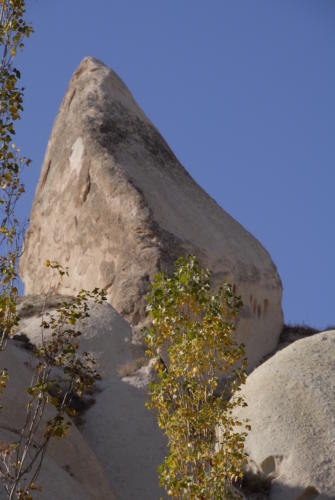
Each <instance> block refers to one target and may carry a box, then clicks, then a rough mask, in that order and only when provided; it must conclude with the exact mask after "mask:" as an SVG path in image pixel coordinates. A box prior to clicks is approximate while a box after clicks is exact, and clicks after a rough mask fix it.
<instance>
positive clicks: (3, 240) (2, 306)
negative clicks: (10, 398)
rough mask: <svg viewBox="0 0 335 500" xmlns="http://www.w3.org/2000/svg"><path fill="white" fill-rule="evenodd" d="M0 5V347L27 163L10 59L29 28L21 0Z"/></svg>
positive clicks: (11, 308)
mask: <svg viewBox="0 0 335 500" xmlns="http://www.w3.org/2000/svg"><path fill="white" fill-rule="evenodd" d="M0 8H1V10H0V47H1V51H2V53H1V56H0V57H1V61H0V326H1V333H0V349H4V348H5V346H6V342H7V339H8V338H9V337H10V336H11V334H12V330H13V328H14V326H15V325H16V324H17V316H16V302H15V301H16V295H17V293H18V291H17V286H16V282H17V262H18V258H19V254H20V251H21V236H22V232H21V231H20V225H19V221H18V219H17V217H16V214H15V208H16V204H17V201H18V199H19V198H20V196H21V195H22V193H24V186H23V183H22V182H21V172H22V168H23V167H24V166H25V165H29V163H30V161H29V160H27V159H26V158H24V157H22V156H20V150H19V149H18V148H17V147H16V146H15V144H14V136H15V128H14V123H15V122H16V121H17V120H19V119H20V118H21V113H22V111H23V88H21V87H20V86H19V80H20V77H21V75H20V72H19V70H18V69H17V68H15V66H14V60H15V56H16V54H17V51H18V50H19V49H21V50H22V49H23V46H24V40H25V38H28V37H29V36H30V34H31V33H32V31H33V30H32V27H31V26H30V25H29V24H28V23H26V21H25V19H24V13H25V1H24V0H0ZM3 377H5V374H3Z"/></svg>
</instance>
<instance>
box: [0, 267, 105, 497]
mask: <svg viewBox="0 0 335 500" xmlns="http://www.w3.org/2000/svg"><path fill="white" fill-rule="evenodd" d="M47 267H50V268H51V269H53V270H55V271H56V272H57V273H58V274H59V275H60V276H61V277H62V276H64V275H65V274H67V271H66V270H64V269H63V268H62V266H60V264H58V263H56V262H54V263H52V262H50V261H47ZM89 300H93V301H94V302H96V303H99V304H101V303H103V301H104V300H105V295H104V292H103V291H101V290H99V289H97V288H96V289H94V290H93V291H91V292H88V291H86V290H81V291H80V292H79V293H78V294H77V296H76V297H75V298H74V299H73V300H71V301H64V302H63V303H62V304H61V305H60V306H59V307H58V308H57V310H56V312H55V313H49V312H45V313H44V314H43V316H42V322H41V343H40V345H39V346H38V347H36V348H35V356H36V358H37V359H36V364H35V367H34V374H33V378H32V382H31V384H30V386H29V388H28V395H29V399H28V403H27V407H26V416H25V421H24V425H23V426H22V428H21V429H20V431H19V438H18V441H17V442H14V443H10V444H1V447H0V477H1V479H2V483H3V485H4V488H5V490H6V492H7V495H8V498H9V499H10V500H11V499H14V498H18V499H28V498H32V496H31V494H32V491H33V490H35V489H40V488H38V487H37V486H36V481H37V478H38V475H39V473H40V470H41V466H42V463H43V459H44V456H45V452H46V450H47V446H48V443H49V441H50V439H51V438H63V437H65V435H66V433H67V430H68V428H69V426H70V425H71V421H70V420H69V418H67V416H68V417H73V416H75V411H74V410H73V409H72V407H71V399H72V397H73V396H74V395H77V396H81V395H82V394H83V392H84V391H87V390H90V389H91V388H92V387H93V385H94V383H95V381H96V380H98V379H99V378H100V377H99V374H98V373H97V371H96V367H95V360H94V358H93V356H92V355H91V354H90V353H87V352H84V353H81V352H80V351H79V338H80V335H81V332H80V330H78V324H82V322H83V321H85V319H86V318H88V317H89ZM48 407H49V409H48ZM50 407H52V409H53V411H51V412H50ZM48 414H49V418H48V417H47V415H48Z"/></svg>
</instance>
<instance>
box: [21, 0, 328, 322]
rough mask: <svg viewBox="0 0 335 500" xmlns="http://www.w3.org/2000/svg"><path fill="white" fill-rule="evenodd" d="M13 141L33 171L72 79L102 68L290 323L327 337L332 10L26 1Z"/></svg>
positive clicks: (138, 0)
mask: <svg viewBox="0 0 335 500" xmlns="http://www.w3.org/2000/svg"><path fill="white" fill-rule="evenodd" d="M27 4H28V15H27V17H28V19H29V20H30V21H31V22H32V23H33V25H34V27H35V34H34V35H33V37H32V38H31V40H30V41H29V42H28V44H27V47H26V49H25V51H24V53H23V55H22V56H21V57H20V59H19V61H18V65H19V67H20V69H22V72H23V80H24V85H25V86H26V98H25V113H24V119H23V120H22V122H21V123H20V124H19V129H18V137H17V139H18V140H17V142H18V144H19V145H20V146H21V148H22V150H23V152H24V153H25V154H26V156H29V157H31V158H32V159H33V165H32V167H31V168H30V170H29V172H28V175H26V177H25V180H26V187H27V194H26V195H25V200H24V202H23V203H22V204H21V213H22V214H24V215H26V216H27V215H28V214H29V211H30V206H31V202H32V198H33V195H34V190H35V187H36V183H37V180H38V177H39V173H40V167H41V163H42V159H43V155H44V151H45V147H46V144H47V141H48V137H49V134H50V131H51V127H52V123H53V120H54V118H55V116H56V113H57V110H58V107H59V105H60V102H61V99H62V97H63V95H64V92H65V90H66V87H67V84H68V81H69V79H70V77H71V74H72V73H73V71H74V70H75V69H76V67H77V66H78V65H79V63H80V61H81V59H82V58H83V57H84V56H86V55H92V56H95V57H97V58H99V59H101V60H102V61H104V62H105V63H106V64H107V65H109V66H110V67H112V68H113V69H114V70H115V71H117V73H118V74H119V75H120V76H121V77H122V79H123V80H124V81H125V82H126V84H127V85H128V87H129V88H130V90H131V91H132V93H133V94H134V96H135V98H136V100H137V101H138V103H139V104H140V106H141V107H142V109H143V110H144V111H145V113H146V114H147V115H148V116H149V117H150V119H151V120H152V121H153V122H154V123H155V125H156V126H157V127H158V129H159V130H160V131H161V133H162V134H163V136H164V137H165V139H166V140H167V141H168V143H169V144H170V146H171V147H172V149H173V150H174V152H175V153H176V155H177V156H178V158H179V160H180V161H181V162H182V163H183V164H184V166H185V167H186V168H187V169H188V171H189V172H190V173H191V175H192V176H193V177H194V178H195V179H196V181H197V182H198V183H199V184H200V185H201V186H202V187H203V188H204V189H205V190H206V191H207V192H208V193H209V194H210V195H211V196H212V197H213V198H215V200H216V201H217V202H218V203H219V204H220V205H221V206H222V207H223V208H224V209H225V210H226V211H228V212H229V213H230V214H231V215H233V217H235V218H236V219H237V220H238V221H239V222H241V223H242V224H243V225H244V226H245V227H246V228H247V229H248V230H249V231H251V233H253V234H254V235H255V236H256V237H257V238H258V239H259V240H260V241H261V242H262V244H263V245H264V246H265V247H266V248H267V249H268V251H269V252H270V254H271V256H272V258H273V260H274V262H275V263H276V265H277V267H278V270H279V273H280V275H281V278H282V281H283V285H284V299H283V308H284V314H285V320H286V322H290V323H295V322H299V323H306V324H310V325H314V326H317V327H319V328H324V327H325V326H327V325H329V324H335V307H334V306H335V294H334V288H335V285H334V283H335V265H334V260H335V259H334V249H335V231H334V229H335V224H334V215H335V210H334V208H335V202H334V192H335V1H334V0H207V1H204V0H95V1H94V2H92V0H57V1H54V0H28V1H27Z"/></svg>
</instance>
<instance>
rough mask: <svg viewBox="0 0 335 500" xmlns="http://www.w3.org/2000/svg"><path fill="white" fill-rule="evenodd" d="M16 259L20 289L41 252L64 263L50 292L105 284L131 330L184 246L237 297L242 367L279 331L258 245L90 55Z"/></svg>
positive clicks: (274, 296) (31, 287)
mask: <svg viewBox="0 0 335 500" xmlns="http://www.w3.org/2000/svg"><path fill="white" fill-rule="evenodd" d="M30 220H31V222H30V227H29V230H28V232H27V235H26V238H25V245H24V253H23V255H22V258H21V261H20V274H21V277H22V279H23V281H24V283H25V293H26V294H40V293H43V292H44V291H45V290H46V289H47V287H48V285H49V277H48V274H47V273H48V270H46V269H45V268H44V267H43V262H44V261H45V260H46V259H55V260H57V261H59V262H61V263H63V264H64V265H66V266H69V268H70V272H71V279H70V280H68V281H67V282H64V283H63V285H62V287H61V288H59V289H58V290H57V292H59V293H63V294H73V293H75V292H77V291H78V290H79V289H80V288H92V287H101V288H104V289H105V291H106V293H107V296H108V301H109V302H110V303H111V304H112V305H113V306H114V307H115V308H116V310H117V311H118V312H119V313H121V315H123V316H124V317H125V318H126V319H127V320H129V321H130V322H131V324H132V326H133V329H134V332H135V333H134V335H135V337H136V335H139V331H140V326H141V325H143V322H144V320H145V294H146V292H147V289H148V284H149V282H150V280H151V278H152V277H153V276H154V274H155V273H156V272H157V271H158V270H159V269H161V268H168V269H170V268H171V265H172V263H173V261H174V260H175V259H176V258H177V257H178V256H180V255H181V254H185V253H192V254H195V255H196V256H197V257H198V258H199V260H200V262H201V263H202V265H204V266H206V267H209V268H210V269H211V270H212V271H213V273H214V278H215V281H216V283H218V282H219V281H221V280H223V279H226V280H229V281H230V282H232V283H234V284H235V286H236V290H237V292H238V293H240V294H241V295H242V298H243V300H244V308H243V311H242V314H241V317H240V319H239V323H238V328H237V336H238V339H239V340H243V341H244V342H245V344H246V347H247V354H248V358H249V366H250V367H253V366H255V365H256V364H257V362H258V361H259V360H260V359H261V358H262V357H263V356H264V355H265V354H267V353H269V352H270V351H272V350H273V349H274V348H275V346H276V344H277V340H278V336H279V333H280V331H281V328H282V309H281V293H282V288H281V282H280V278H279V276H278V273H277V270H276V268H275V266H274V264H273V262H272V260H271V258H270V256H269V254H268V253H267V252H266V250H265V249H264V248H263V247H262V246H261V245H260V243H259V242H258V241H257V240H256V239H255V238H254V237H253V236H252V235H251V234H250V233H249V232H248V231H246V230H245V229H244V228H243V227H242V226H241V225H240V224H239V223H238V222H236V221H235V220H234V219H233V218H232V217H231V216H230V215H228V214H227V213H226V212H224V211H223V210H222V208H220V207H219V206H218V205H217V204H216V203H215V201H214V200H212V199H211V198H210V197H209V196H208V195H207V194H206V193H205V192H204V191H203V189H201V188H200V187H199V186H198V185H197V184H196V183H195V181H194V180H193V179H192V178H191V177H190V175H189V174H188V173H187V171H186V170H185V169H184V168H183V167H182V166H181V165H180V163H179V162H178V160H177V158H176V157H175V155H174V154H173V152H172V151H171V149H170V148H169V146H168V145H167V144H166V142H165V141H164V139H163V138H162V136H161V135H160V134H159V132H158V131H157V129H156V128H155V127H154V126H153V124H152V123H151V122H150V121H149V119H148V118H147V117H146V116H145V114H144V113H143V112H142V110H141V109H140V108H139V106H138V105H137V104H136V102H135V100H134V99H133V97H132V95H131V93H130V92H129V90H128V89H127V87H126V86H125V84H124V83H123V82H122V81H121V80H120V78H119V77H118V76H117V75H116V74H115V73H114V72H113V71H111V70H110V69H109V68H107V67H106V66H105V65H104V64H102V63H101V62H99V61H97V60H96V59H93V58H86V59H84V60H83V61H82V63H81V64H80V66H79V68H78V69H77V71H76V72H75V73H74V75H73V78H72V80H71V82H70V85H69V88H68V91H67V93H66V95H65V98H64V100H63V103H62V105H61V108H60V110H59V113H58V116H57V119H56V121H55V124H54V128H53V131H52V134H51V138H50V141H49V144H48V148H47V152H46V156H45V160H44V164H43V167H42V172H41V177H40V180H39V183H38V186H37V190H36V195H35V200H34V204H33V209H32V213H31V219H30Z"/></svg>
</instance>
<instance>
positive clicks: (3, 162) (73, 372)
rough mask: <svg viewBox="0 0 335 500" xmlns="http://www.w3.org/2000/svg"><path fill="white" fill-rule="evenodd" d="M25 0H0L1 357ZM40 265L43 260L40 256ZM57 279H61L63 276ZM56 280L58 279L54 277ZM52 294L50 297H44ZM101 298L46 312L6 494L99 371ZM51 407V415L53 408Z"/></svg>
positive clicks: (9, 311) (65, 423)
mask: <svg viewBox="0 0 335 500" xmlns="http://www.w3.org/2000/svg"><path fill="white" fill-rule="evenodd" d="M24 14H25V0H0V47H1V50H2V54H1V60H0V351H2V361H3V360H4V359H5V349H6V346H7V342H8V339H10V338H11V337H12V336H13V333H14V331H15V327H16V326H17V324H18V321H19V318H18V316H17V312H16V299H17V294H18V288H17V285H16V282H17V280H18V274H17V263H18V258H19V256H20V252H21V246H22V245H21V244H22V235H23V231H22V229H21V228H20V223H19V220H18V218H17V216H16V214H15V209H16V204H17V201H18V199H19V197H20V196H21V195H22V194H23V193H24V186H23V183H22V182H21V173H22V169H23V167H24V166H25V165H29V163H30V161H29V160H27V159H25V158H24V157H22V156H20V150H19V149H18V148H17V147H16V146H15V145H14V141H13V139H14V136H15V128H14V123H15V121H17V120H19V119H20V118H21V113H22V111H23V88H21V87H20V86H19V80H20V76H21V75H20V72H19V70H18V69H17V68H15V66H14V60H15V56H16V54H17V51H18V49H23V47H24V40H25V38H27V37H29V36H30V34H31V33H32V31H33V30H32V27H31V26H30V25H29V24H28V23H26V21H25V19H24ZM41 265H42V263H41ZM46 265H47V267H49V268H50V269H51V271H52V272H53V273H56V276H57V277H58V278H59V277H60V278H62V277H63V276H64V275H65V274H67V269H63V268H62V266H61V265H60V264H59V263H57V262H50V261H47V262H46ZM58 278H57V279H58ZM51 279H52V278H51ZM46 300H47V296H46V297H45V301H46ZM91 300H93V301H95V302H98V303H102V302H103V301H104V300H105V296H104V293H103V291H101V290H99V289H97V288H96V289H94V290H92V291H91V292H89V291H86V290H81V291H80V292H79V293H78V294H77V296H76V297H74V298H73V299H72V300H68V301H66V300H64V301H63V303H62V304H61V305H60V306H59V307H58V308H57V310H56V311H55V312H54V313H53V314H49V313H45V315H44V316H43V318H42V322H41V342H40V345H39V346H37V347H36V348H34V354H35V357H36V362H35V365H34V369H33V376H32V381H31V383H30V385H29V387H28V389H27V392H28V394H27V405H26V413H25V415H22V427H21V428H20V429H17V431H16V433H17V439H16V440H15V441H13V442H11V443H5V442H0V480H1V482H2V484H3V486H4V489H5V492H6V493H7V498H8V499H9V500H12V499H21V500H23V499H24V500H29V499H31V498H32V492H33V491H34V490H39V489H41V487H39V486H37V485H36V481H37V479H38V476H39V473H40V470H41V467H42V464H43V460H44V457H45V453H46V450H47V447H48V444H49V441H50V439H52V438H57V437H58V438H62V437H64V436H65V435H66V432H67V430H68V428H69V426H70V425H71V420H70V419H69V418H68V417H71V416H72V415H73V414H74V410H73V409H72V407H71V400H72V397H73V396H74V395H77V396H80V395H81V394H82V393H83V391H85V390H87V389H90V388H91V387H92V385H93V384H94V383H95V381H96V380H98V379H99V374H98V373H97V371H96V367H95V360H94V358H93V356H92V355H91V354H90V353H81V352H80V349H79V338H80V335H81V332H80V330H79V327H80V324H82V323H83V321H84V320H85V319H86V318H87V317H88V316H89V301H91ZM8 376H9V374H8V371H7V370H6V369H5V368H3V369H2V371H1V372H0V395H1V394H2V393H3V391H4V390H5V389H6V383H7V380H8ZM48 407H49V408H50V407H51V408H52V412H51V416H50V417H49V418H48V419H47V420H46V410H47V408H48Z"/></svg>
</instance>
